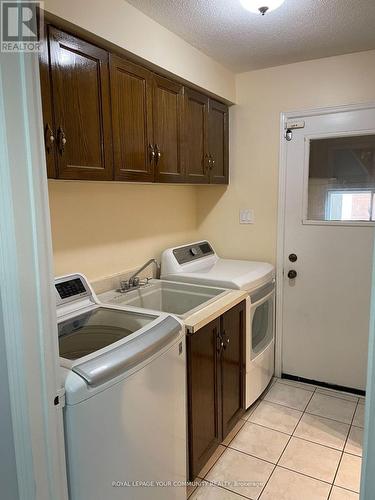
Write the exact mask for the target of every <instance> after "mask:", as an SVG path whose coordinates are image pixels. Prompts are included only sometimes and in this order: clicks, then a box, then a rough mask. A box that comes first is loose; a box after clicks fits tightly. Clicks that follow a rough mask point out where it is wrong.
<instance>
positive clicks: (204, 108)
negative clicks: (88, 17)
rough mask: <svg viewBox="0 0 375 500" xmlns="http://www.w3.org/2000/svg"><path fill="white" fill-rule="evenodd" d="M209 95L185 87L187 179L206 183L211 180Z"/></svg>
mask: <svg viewBox="0 0 375 500" xmlns="http://www.w3.org/2000/svg"><path fill="white" fill-rule="evenodd" d="M208 102H209V99H208V97H207V96H205V95H203V94H200V93H199V92H196V91H195V90H191V89H188V88H187V89H185V106H184V125H185V127H184V128H185V130H184V136H185V141H184V142H185V148H184V150H185V152H184V163H185V169H186V172H185V181H186V182H194V183H200V184H205V183H209V181H210V172H209V163H208V160H209V158H208Z"/></svg>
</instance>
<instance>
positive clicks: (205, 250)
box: [173, 241, 215, 264]
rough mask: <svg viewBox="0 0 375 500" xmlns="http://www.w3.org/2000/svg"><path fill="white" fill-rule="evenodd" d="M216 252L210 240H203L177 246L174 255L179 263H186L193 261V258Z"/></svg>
mask: <svg viewBox="0 0 375 500" xmlns="http://www.w3.org/2000/svg"><path fill="white" fill-rule="evenodd" d="M214 253H215V252H214V250H213V248H212V246H211V245H210V244H209V243H208V241H201V242H199V243H194V244H192V245H187V246H186V247H180V248H175V249H174V250H173V255H174V256H175V258H176V260H177V262H178V263H179V264H186V263H188V262H192V261H193V260H197V259H201V258H202V257H207V255H213V254H214Z"/></svg>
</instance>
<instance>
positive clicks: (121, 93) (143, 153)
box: [110, 56, 154, 181]
mask: <svg viewBox="0 0 375 500" xmlns="http://www.w3.org/2000/svg"><path fill="white" fill-rule="evenodd" d="M110 76H111V97H112V127H113V147H114V174H115V175H114V177H115V179H116V180H124V181H153V180H154V161H153V155H152V148H153V140H152V137H153V136H152V83H153V81H152V73H151V72H150V71H148V70H147V69H145V68H142V66H138V65H137V64H133V63H131V62H129V61H127V60H125V59H122V58H120V57H117V56H111V65H110Z"/></svg>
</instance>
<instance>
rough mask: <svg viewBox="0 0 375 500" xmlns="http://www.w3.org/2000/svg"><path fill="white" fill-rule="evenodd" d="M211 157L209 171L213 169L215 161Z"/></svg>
mask: <svg viewBox="0 0 375 500" xmlns="http://www.w3.org/2000/svg"><path fill="white" fill-rule="evenodd" d="M210 156H211V170H212V169H213V168H214V167H215V159H214V157H213V156H212V155H210Z"/></svg>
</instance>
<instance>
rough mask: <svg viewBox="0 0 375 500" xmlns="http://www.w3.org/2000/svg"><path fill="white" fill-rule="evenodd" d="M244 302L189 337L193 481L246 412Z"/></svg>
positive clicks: (189, 404)
mask: <svg viewBox="0 0 375 500" xmlns="http://www.w3.org/2000/svg"><path fill="white" fill-rule="evenodd" d="M244 346H245V302H241V303H240V304H238V305H237V306H235V307H233V308H232V309H230V310H229V311H227V312H226V313H224V314H223V315H222V316H221V317H219V318H217V319H215V320H214V321H212V322H211V323H209V324H208V325H206V326H204V327H203V328H201V329H200V330H198V331H197V332H195V333H193V334H190V335H188V337H187V361H188V366H187V370H188V433H189V437H188V439H189V478H190V479H191V480H193V479H194V478H196V477H197V475H198V473H199V472H200V470H201V469H202V467H203V466H204V465H205V463H206V462H207V461H208V459H209V458H210V457H211V455H212V454H213V453H214V451H215V450H216V448H217V447H218V445H219V444H220V443H221V441H222V440H223V439H225V437H226V436H227V435H228V433H229V432H230V431H231V430H232V429H233V427H234V426H235V424H236V423H237V422H238V420H239V419H240V417H241V415H242V413H243V412H244V395H245V391H244V377H245V373H244V370H245V366H244V363H245V356H244V350H245V349H244Z"/></svg>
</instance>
